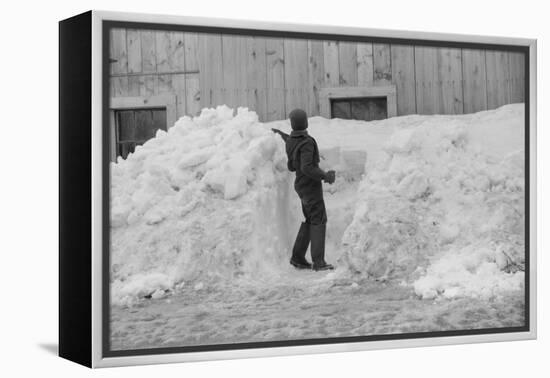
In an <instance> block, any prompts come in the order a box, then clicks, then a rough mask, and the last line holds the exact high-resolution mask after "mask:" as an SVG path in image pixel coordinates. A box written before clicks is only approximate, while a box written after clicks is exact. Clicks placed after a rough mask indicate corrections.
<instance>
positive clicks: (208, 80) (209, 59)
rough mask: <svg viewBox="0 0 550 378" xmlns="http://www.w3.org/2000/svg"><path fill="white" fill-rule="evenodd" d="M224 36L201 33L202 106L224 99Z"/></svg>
mask: <svg viewBox="0 0 550 378" xmlns="http://www.w3.org/2000/svg"><path fill="white" fill-rule="evenodd" d="M222 66H223V65H222V37H221V35H219V34H202V33H201V34H199V71H200V88H201V107H202V108H205V107H212V106H216V105H219V104H221V103H222V102H226V101H224V99H223V97H222V90H221V86H222V85H223V67H222Z"/></svg>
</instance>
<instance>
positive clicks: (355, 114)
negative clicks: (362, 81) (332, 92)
mask: <svg viewBox="0 0 550 378" xmlns="http://www.w3.org/2000/svg"><path fill="white" fill-rule="evenodd" d="M330 107H331V116H332V118H342V119H357V120H361V121H375V120H380V119H386V118H388V99H387V97H362V98H358V97H354V98H338V99H332V100H331V101H330Z"/></svg>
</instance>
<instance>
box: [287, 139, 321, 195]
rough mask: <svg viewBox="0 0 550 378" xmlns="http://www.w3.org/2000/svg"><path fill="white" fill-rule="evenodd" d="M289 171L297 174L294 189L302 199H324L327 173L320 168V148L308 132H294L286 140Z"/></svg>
mask: <svg viewBox="0 0 550 378" xmlns="http://www.w3.org/2000/svg"><path fill="white" fill-rule="evenodd" d="M286 154H287V157H288V169H289V170H290V171H292V172H296V180H295V181H294V188H295V189H296V192H298V194H299V195H300V196H301V197H302V196H303V195H309V196H311V195H313V196H318V195H320V196H321V197H322V180H323V179H324V177H325V172H324V171H323V170H322V169H321V168H319V161H320V159H319V148H318V147H317V142H316V141H315V139H313V137H311V136H309V135H308V133H307V131H292V133H290V138H288V139H287V140H286Z"/></svg>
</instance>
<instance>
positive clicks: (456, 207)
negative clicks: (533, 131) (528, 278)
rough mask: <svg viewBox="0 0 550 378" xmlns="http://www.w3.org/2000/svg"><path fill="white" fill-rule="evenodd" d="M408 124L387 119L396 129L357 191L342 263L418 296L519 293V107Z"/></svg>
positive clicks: (521, 243) (522, 198)
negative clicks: (408, 287)
mask: <svg viewBox="0 0 550 378" xmlns="http://www.w3.org/2000/svg"><path fill="white" fill-rule="evenodd" d="M406 118H407V117H404V118H403V119H401V120H399V119H394V120H389V121H388V125H389V124H391V123H392V122H398V123H399V124H395V125H394V126H395V131H394V133H393V134H392V135H391V137H390V138H389V140H388V141H386V142H385V143H384V145H383V150H384V152H385V154H384V156H383V157H382V158H381V159H380V160H379V161H378V162H377V163H376V164H375V165H374V166H372V167H371V168H370V169H367V174H366V176H365V178H364V179H363V181H362V183H361V185H360V187H359V190H358V195H357V199H358V201H357V210H356V212H355V215H354V219H353V221H352V223H351V224H350V226H349V227H348V228H347V230H346V232H345V235H344V238H343V245H344V249H345V252H344V254H343V257H342V259H341V260H342V261H341V264H343V265H345V266H346V267H347V268H348V269H349V270H350V271H351V272H353V273H358V274H364V275H367V276H369V277H373V278H376V279H381V280H397V281H401V282H403V283H404V284H411V285H413V286H414V289H415V291H416V293H417V294H418V295H419V296H421V297H424V298H434V297H437V296H444V297H448V298H450V297H456V296H480V297H492V296H495V295H499V294H501V293H504V292H506V291H508V290H519V289H521V288H522V287H523V281H524V274H523V267H524V253H525V245H524V239H525V233H524V231H525V230H524V225H525V209H524V204H525V202H524V201H525V196H524V193H525V192H524V190H525V188H524V178H525V172H524V149H523V141H524V139H523V138H524V136H523V106H522V105H513V106H506V107H503V108H501V109H499V110H496V111H489V112H482V113H478V114H474V115H466V116H432V117H420V119H418V117H414V118H410V119H409V120H407V119H406ZM417 121H420V122H417ZM411 123H414V126H413V127H411Z"/></svg>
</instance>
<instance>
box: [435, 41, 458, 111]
mask: <svg viewBox="0 0 550 378" xmlns="http://www.w3.org/2000/svg"><path fill="white" fill-rule="evenodd" d="M436 92H437V93H438V95H439V100H440V101H439V109H438V111H437V113H438V114H462V113H463V112H464V106H463V103H464V101H463V98H462V50H461V49H455V48H452V49H451V48H438V49H437V90H436Z"/></svg>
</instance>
